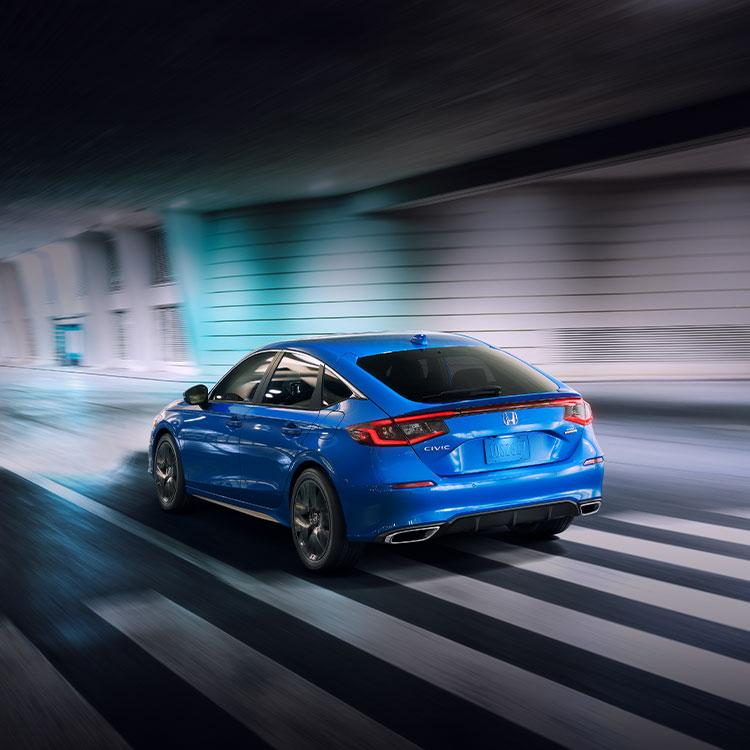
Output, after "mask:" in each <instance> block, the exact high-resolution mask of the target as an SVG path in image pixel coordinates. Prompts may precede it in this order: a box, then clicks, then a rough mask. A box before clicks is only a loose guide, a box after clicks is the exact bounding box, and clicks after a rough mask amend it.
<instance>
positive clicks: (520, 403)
mask: <svg viewBox="0 0 750 750" xmlns="http://www.w3.org/2000/svg"><path fill="white" fill-rule="evenodd" d="M581 400H582V396H581V394H580V393H576V392H575V391H569V392H560V391H555V392H554V393H529V394H523V395H521V396H501V397H494V398H483V399H475V400H473V401H456V402H454V403H441V404H440V405H435V406H433V407H431V408H430V409H420V410H418V411H414V412H409V413H408V414H403V415H401V416H398V417H395V418H394V420H393V421H394V422H406V421H412V420H414V419H418V418H420V417H421V418H422V419H450V418H451V417H464V416H469V415H470V414H487V413H489V412H495V411H518V410H520V409H538V408H541V407H545V406H572V405H573V404H576V403H580V402H581ZM477 401H481V403H477Z"/></svg>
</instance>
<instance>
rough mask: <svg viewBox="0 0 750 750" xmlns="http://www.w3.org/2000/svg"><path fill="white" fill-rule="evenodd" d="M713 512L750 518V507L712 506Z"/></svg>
mask: <svg viewBox="0 0 750 750" xmlns="http://www.w3.org/2000/svg"><path fill="white" fill-rule="evenodd" d="M711 512H712V513H721V514H723V515H725V516H735V517H736V518H750V508H718V509H717V508H711Z"/></svg>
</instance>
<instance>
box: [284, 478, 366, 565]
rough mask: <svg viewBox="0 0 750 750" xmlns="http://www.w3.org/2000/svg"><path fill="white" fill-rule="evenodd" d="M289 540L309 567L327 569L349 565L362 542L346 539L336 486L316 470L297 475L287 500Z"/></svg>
mask: <svg viewBox="0 0 750 750" xmlns="http://www.w3.org/2000/svg"><path fill="white" fill-rule="evenodd" d="M290 510H291V526H292V539H293V540H294V546H295V548H296V550H297V554H298V555H299V558H300V560H302V564H303V565H304V566H305V567H306V568H308V569H309V570H315V571H325V572H331V571H334V570H344V569H346V568H350V567H352V566H353V565H354V564H355V563H356V562H357V560H358V559H359V555H360V553H361V551H362V545H361V544H356V543H354V542H350V541H349V540H348V539H347V538H346V523H345V521H344V513H343V511H342V510H341V504H340V503H339V499H338V496H337V495H336V489H335V488H334V486H333V483H332V482H331V480H330V479H329V478H328V477H327V476H326V475H325V474H323V472H322V471H318V470H317V469H305V470H304V471H303V472H302V473H301V474H300V475H299V477H298V478H297V481H296V482H295V483H294V487H293V489H292V499H291V509H290Z"/></svg>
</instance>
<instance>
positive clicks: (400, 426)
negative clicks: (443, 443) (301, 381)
mask: <svg viewBox="0 0 750 750" xmlns="http://www.w3.org/2000/svg"><path fill="white" fill-rule="evenodd" d="M346 431H347V432H348V433H349V434H350V435H351V436H352V438H353V439H354V440H356V441H357V442H358V443H361V444H362V445H383V446H388V445H414V444H415V443H421V442H423V441H425V440H431V439H432V438H434V437H438V436H439V435H445V434H446V433H448V432H450V430H449V429H448V427H447V426H446V424H445V422H443V420H442V419H435V418H434V417H433V415H431V414H427V415H425V416H422V417H396V419H379V420H377V421H376V422H364V423H362V424H355V425H353V426H352V427H347V428H346Z"/></svg>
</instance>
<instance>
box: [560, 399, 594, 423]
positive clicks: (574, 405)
mask: <svg viewBox="0 0 750 750" xmlns="http://www.w3.org/2000/svg"><path fill="white" fill-rule="evenodd" d="M563 419H566V420H567V421H568V422H575V423H576V424H591V423H592V422H593V421H594V415H593V414H592V412H591V406H590V405H589V403H588V402H587V401H583V400H581V401H570V402H568V403H566V404H565V416H564V417H563Z"/></svg>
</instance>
